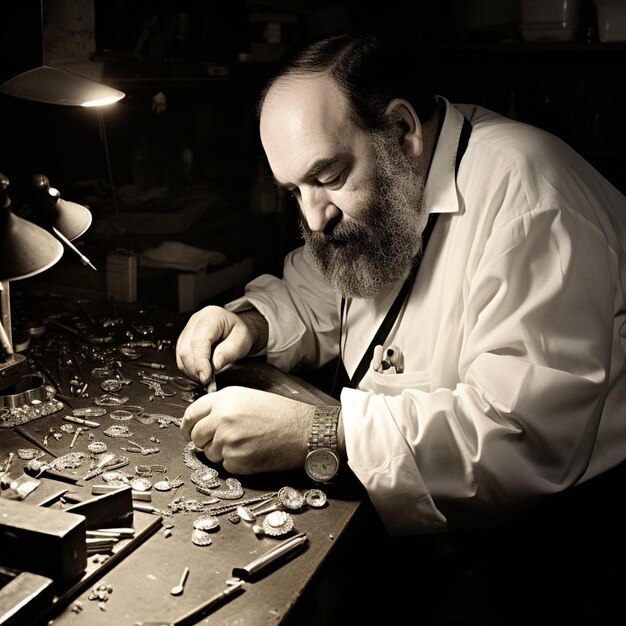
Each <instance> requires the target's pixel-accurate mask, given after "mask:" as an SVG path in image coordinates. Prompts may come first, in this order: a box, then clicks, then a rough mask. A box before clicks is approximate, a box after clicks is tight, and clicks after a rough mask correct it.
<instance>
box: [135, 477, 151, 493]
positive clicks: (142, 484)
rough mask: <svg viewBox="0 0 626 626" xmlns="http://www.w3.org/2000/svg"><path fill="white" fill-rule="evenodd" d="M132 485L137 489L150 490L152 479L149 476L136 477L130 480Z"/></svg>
mask: <svg viewBox="0 0 626 626" xmlns="http://www.w3.org/2000/svg"><path fill="white" fill-rule="evenodd" d="M130 486H131V487H132V488H133V489H134V490H135V491H149V490H150V489H151V488H152V481H150V480H148V479H147V478H135V479H134V480H131V481H130Z"/></svg>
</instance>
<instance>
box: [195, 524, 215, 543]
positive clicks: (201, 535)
mask: <svg viewBox="0 0 626 626" xmlns="http://www.w3.org/2000/svg"><path fill="white" fill-rule="evenodd" d="M191 541H192V543H193V544H195V545H196V546H210V545H211V544H212V543H213V540H212V539H211V537H210V536H209V533H207V532H205V531H204V530H198V529H197V528H194V529H193V531H192V532H191Z"/></svg>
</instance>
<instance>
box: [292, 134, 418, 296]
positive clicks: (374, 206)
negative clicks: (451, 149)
mask: <svg viewBox="0 0 626 626" xmlns="http://www.w3.org/2000/svg"><path fill="white" fill-rule="evenodd" d="M372 141H373V144H374V150H375V155H376V174H375V177H374V181H373V183H372V185H371V191H370V193H369V195H368V198H367V200H366V201H365V205H364V206H363V207H362V208H361V209H360V210H359V217H358V219H355V218H352V219H350V220H346V219H345V218H343V217H342V216H338V217H337V218H335V219H334V220H331V221H330V222H329V223H328V224H327V226H326V228H325V229H324V231H323V232H313V231H312V230H311V229H310V228H309V226H308V225H307V223H306V220H305V219H304V217H303V215H302V213H300V230H301V233H302V236H303V237H304V241H305V251H306V252H307V253H308V254H309V255H310V256H311V258H312V259H313V262H314V263H315V265H316V267H317V268H318V269H319V270H320V271H321V273H322V274H323V275H324V277H325V278H326V279H327V280H328V281H329V283H330V285H331V286H332V288H333V289H334V290H335V292H337V293H339V294H340V295H341V296H343V297H353V298H370V297H373V296H377V295H380V294H382V293H385V292H387V291H388V290H389V289H390V288H391V287H392V286H393V285H394V284H395V283H396V281H397V280H399V279H400V278H401V277H402V276H403V275H404V274H405V273H406V272H407V271H408V270H409V268H410V267H411V265H412V263H413V259H414V257H415V255H416V254H417V253H418V252H419V251H420V249H421V245H422V240H421V234H420V226H421V223H422V220H421V216H422V201H423V196H424V176H423V173H422V172H421V169H420V167H419V165H418V163H417V160H413V159H411V158H410V157H409V156H407V155H406V154H405V153H404V152H403V151H402V149H401V148H400V146H399V145H398V141H397V135H395V133H392V132H389V131H387V132H385V131H381V132H376V133H373V134H372Z"/></svg>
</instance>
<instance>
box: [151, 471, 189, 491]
mask: <svg viewBox="0 0 626 626" xmlns="http://www.w3.org/2000/svg"><path fill="white" fill-rule="evenodd" d="M181 476H182V474H179V475H178V476H176V478H174V480H169V478H166V479H165V480H160V481H159V482H158V483H155V484H154V488H155V489H156V490H157V491H171V490H172V489H178V487H180V486H181V485H184V484H185V483H184V482H183V481H182V480H180V477H181Z"/></svg>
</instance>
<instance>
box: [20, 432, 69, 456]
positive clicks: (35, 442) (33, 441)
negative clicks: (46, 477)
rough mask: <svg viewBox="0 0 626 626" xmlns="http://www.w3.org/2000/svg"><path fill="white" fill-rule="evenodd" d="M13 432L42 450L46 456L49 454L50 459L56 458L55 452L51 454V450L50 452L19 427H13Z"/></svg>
mask: <svg viewBox="0 0 626 626" xmlns="http://www.w3.org/2000/svg"><path fill="white" fill-rule="evenodd" d="M13 430H14V431H15V432H16V433H17V434H18V435H21V436H22V437H24V439H26V440H27V441H30V442H31V443H32V444H33V445H35V446H37V447H38V448H39V449H40V450H42V451H43V452H45V453H46V454H49V455H50V456H51V457H53V458H55V459H56V458H57V456H58V455H57V454H56V452H53V451H52V450H50V448H48V446H46V445H44V444H43V443H41V442H40V441H39V440H38V439H37V438H35V437H33V436H32V435H31V434H30V433H27V432H26V431H25V430H24V429H23V428H22V427H21V426H14V427H13Z"/></svg>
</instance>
